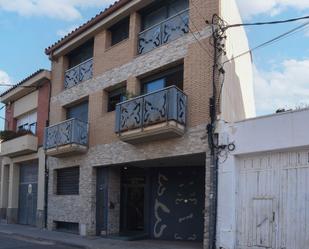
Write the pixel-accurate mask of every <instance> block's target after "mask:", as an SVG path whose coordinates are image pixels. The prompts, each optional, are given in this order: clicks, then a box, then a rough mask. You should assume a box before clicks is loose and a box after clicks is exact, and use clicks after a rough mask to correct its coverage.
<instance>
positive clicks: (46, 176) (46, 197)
mask: <svg viewBox="0 0 309 249" xmlns="http://www.w3.org/2000/svg"><path fill="white" fill-rule="evenodd" d="M50 101H51V80H49V93H48V112H47V113H48V114H47V115H48V118H47V120H46V125H45V127H48V126H49V115H50ZM45 139H46V136H45V129H44V142H45ZM48 181H49V171H48V167H47V156H46V154H45V191H44V194H45V198H44V210H45V214H44V215H45V217H44V220H45V221H44V223H45V224H44V225H45V228H47V211H48Z"/></svg>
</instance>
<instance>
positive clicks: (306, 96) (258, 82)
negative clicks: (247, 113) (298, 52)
mask: <svg viewBox="0 0 309 249" xmlns="http://www.w3.org/2000/svg"><path fill="white" fill-rule="evenodd" d="M281 66H282V70H280V71H279V70H277V69H274V70H271V71H260V70H258V69H257V68H255V69H254V79H255V82H254V85H255V98H256V107H257V112H258V114H269V113H274V112H275V111H276V110H277V109H279V108H285V109H291V108H292V109H295V108H296V107H299V106H304V105H308V104H309V59H308V60H299V61H298V60H286V61H284V62H283V63H282V65H281Z"/></svg>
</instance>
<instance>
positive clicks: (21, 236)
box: [0, 230, 92, 249]
mask: <svg viewBox="0 0 309 249" xmlns="http://www.w3.org/2000/svg"><path fill="white" fill-rule="evenodd" d="M0 234H2V235H4V236H7V237H8V236H15V237H19V238H24V239H28V240H35V241H38V242H47V243H48V242H49V243H55V244H58V245H63V246H70V247H75V248H80V249H92V248H91V247H88V246H83V245H79V244H74V243H69V242H63V241H60V240H57V239H45V238H42V237H35V236H29V235H24V234H20V233H14V232H9V231H3V230H0Z"/></svg>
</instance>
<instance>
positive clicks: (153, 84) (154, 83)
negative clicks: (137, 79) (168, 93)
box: [142, 66, 183, 94]
mask: <svg viewBox="0 0 309 249" xmlns="http://www.w3.org/2000/svg"><path fill="white" fill-rule="evenodd" d="M173 85H174V86H177V87H178V88H179V89H181V90H182V89H183V66H178V67H174V68H172V69H169V70H166V71H164V72H162V73H159V74H156V75H154V76H150V77H147V78H145V79H143V80H142V92H143V94H146V93H150V92H153V91H157V90H160V89H162V88H165V87H168V86H173Z"/></svg>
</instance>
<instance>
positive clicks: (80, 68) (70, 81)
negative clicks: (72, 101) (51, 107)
mask: <svg viewBox="0 0 309 249" xmlns="http://www.w3.org/2000/svg"><path fill="white" fill-rule="evenodd" d="M92 69H93V59H92V58H91V59H89V60H86V61H84V62H82V63H81V64H79V65H77V66H75V67H72V68H70V69H68V70H67V71H66V72H65V77H64V88H65V89H66V88H70V87H72V86H75V85H77V84H79V83H80V82H82V81H85V80H89V79H91V78H92V75H93V74H92Z"/></svg>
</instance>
